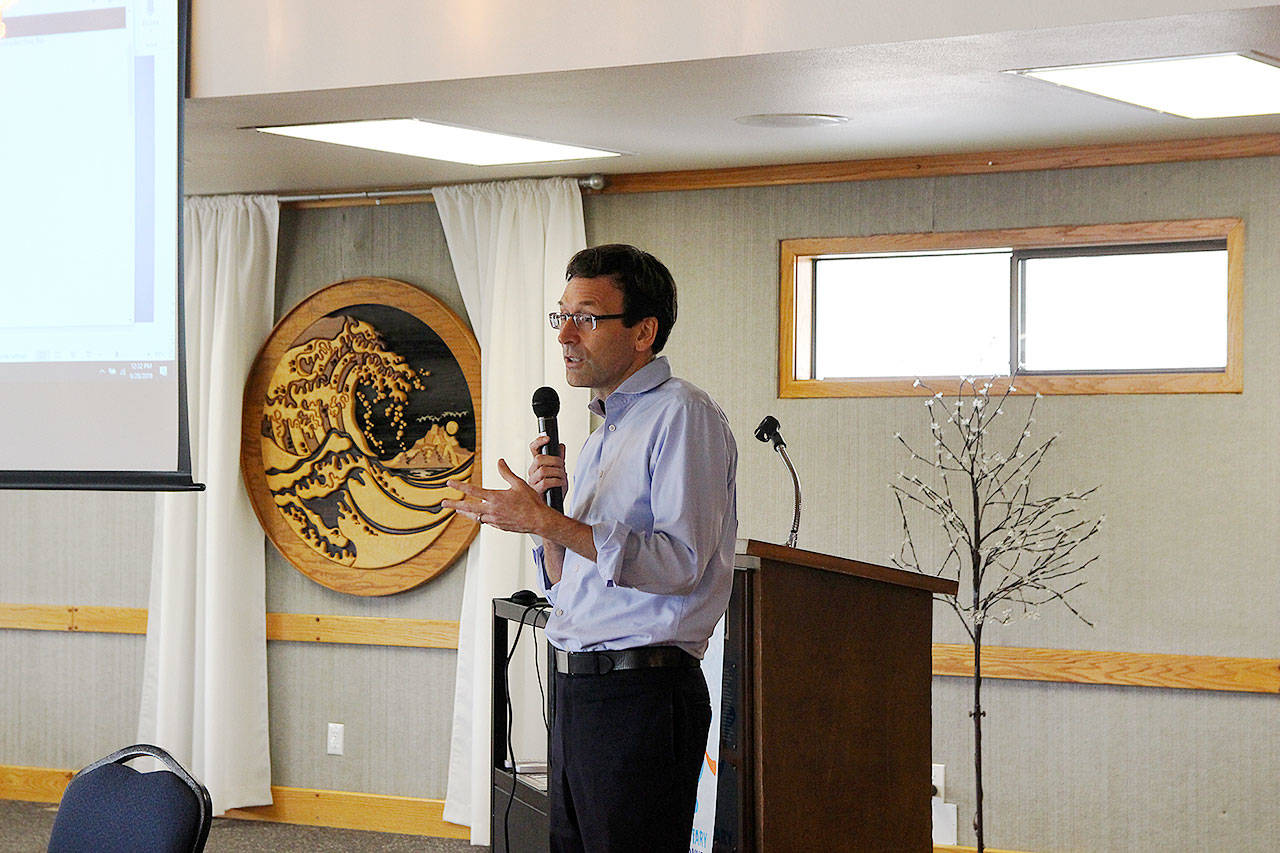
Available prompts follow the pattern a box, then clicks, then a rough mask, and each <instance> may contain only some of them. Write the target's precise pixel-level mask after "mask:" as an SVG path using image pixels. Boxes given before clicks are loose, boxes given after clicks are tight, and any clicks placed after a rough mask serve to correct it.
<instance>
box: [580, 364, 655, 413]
mask: <svg viewBox="0 0 1280 853" xmlns="http://www.w3.org/2000/svg"><path fill="white" fill-rule="evenodd" d="M670 378H671V362H669V361H667V357H666V356H665V355H659V356H655V357H654V359H653V360H652V361H650V362H649V363H648V364H646V365H645V366H644V367H642V368H640V369H639V370H637V371H636V372H635V373H633V374H631V375H630V376H628V377H627V378H626V379H624V380H622V384H621V385H619V386H618V387H617V388H615V389H614V391H613V393H612V394H610V395H609V397H608V399H607V400H604V401H601V400H600V398H599V397H596V398H595V399H593V400H592V401H591V402H590V403H589V404H588V405H587V408H588V409H589V410H590V411H591V412H592V414H595V415H598V416H599V417H604V413H605V409H606V408H609V409H612V408H613V406H612V405H609V401H610V400H613V398H614V397H616V396H617V395H619V394H623V395H635V394H643V393H645V392H646V391H652V390H653V389H654V388H657V387H658V386H659V385H661V384H662V383H663V382H666V381H667V380H668V379H670Z"/></svg>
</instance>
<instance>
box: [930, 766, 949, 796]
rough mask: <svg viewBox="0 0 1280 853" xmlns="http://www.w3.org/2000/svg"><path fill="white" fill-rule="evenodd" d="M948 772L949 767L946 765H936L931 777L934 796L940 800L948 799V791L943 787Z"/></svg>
mask: <svg viewBox="0 0 1280 853" xmlns="http://www.w3.org/2000/svg"><path fill="white" fill-rule="evenodd" d="M946 770H947V766H946V765H945V764H935V765H933V775H932V776H931V777H930V778H931V779H932V781H933V795H934V796H935V797H937V798H938V799H940V800H945V799H946V798H947V796H946V790H945V788H944V787H943V782H944V781H945V780H946Z"/></svg>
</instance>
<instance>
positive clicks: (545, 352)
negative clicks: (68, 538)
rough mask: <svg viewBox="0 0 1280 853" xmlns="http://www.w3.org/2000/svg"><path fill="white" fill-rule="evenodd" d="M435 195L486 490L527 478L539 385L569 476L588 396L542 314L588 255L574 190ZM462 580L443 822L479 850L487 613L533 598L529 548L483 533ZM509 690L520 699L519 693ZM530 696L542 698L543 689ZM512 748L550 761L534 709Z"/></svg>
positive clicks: (561, 181)
mask: <svg viewBox="0 0 1280 853" xmlns="http://www.w3.org/2000/svg"><path fill="white" fill-rule="evenodd" d="M431 192H432V195H433V196H434V197H435V200H436V207H437V208H438V210H439V212H440V221H441V223H442V224H443V226H444V232H445V238H446V240H447V241H448V245H449V255H450V258H451V260H452V262H453V268H454V272H455V274H456V275H457V279H458V286H459V288H460V290H461V291H462V299H463V302H464V304H465V305H466V309H467V314H468V315H469V317H470V319H471V325H472V329H473V330H474V331H475V332H476V338H477V339H478V340H479V342H480V354H481V368H480V373H481V386H482V391H481V409H482V412H481V415H482V421H481V441H482V443H483V447H482V450H481V455H482V460H483V482H484V486H485V487H486V488H506V485H507V484H506V481H505V480H503V479H502V477H501V475H500V474H499V473H498V467H497V466H498V459H499V458H505V459H506V460H507V464H508V465H510V466H511V469H512V470H513V471H516V472H517V473H523V472H524V471H525V470H526V469H527V468H528V465H529V450H528V446H529V442H530V441H532V440H533V436H534V434H535V432H536V425H535V421H534V418H533V414H532V411H531V408H530V402H531V399H532V395H533V391H534V389H536V388H538V387H540V386H542V385H550V386H552V387H553V388H556V390H557V391H558V392H559V394H560V400H561V407H560V416H559V428H560V440H561V442H562V443H563V444H564V445H565V447H566V451H567V454H568V456H569V460H570V464H571V465H572V458H573V455H574V454H575V453H576V452H577V451H578V449H579V448H580V447H581V446H582V442H583V441H584V440H585V439H586V436H587V425H588V422H589V420H588V415H587V411H586V404H587V393H586V391H585V390H583V389H570V388H569V387H568V385H566V384H565V379H564V365H563V362H562V360H561V357H560V346H559V344H558V343H557V342H556V339H555V334H554V333H553V332H552V331H551V329H550V328H549V327H548V325H547V313H548V312H550V311H552V310H554V309H555V307H556V304H557V301H558V300H559V298H560V295H561V293H562V291H563V290H564V268H565V264H566V263H568V260H569V258H570V257H571V256H572V255H573V254H574V253H575V252H577V251H578V250H580V249H582V248H584V247H585V246H586V230H585V226H584V224H583V215H582V195H581V192H580V191H579V189H578V184H577V181H575V180H573V179H572V178H555V179H551V180H545V181H533V180H525V181H507V182H498V183H488V184H472V185H464V186H452V187H439V188H436V189H433V190H432V191H431ZM466 572H467V575H466V581H465V584H464V588H463V602H462V613H461V616H460V620H459V621H460V629H459V638H458V663H457V680H456V683H455V689H454V710H453V735H452V741H451V744H450V753H449V782H448V790H447V793H446V796H445V808H444V818H445V820H447V821H450V822H453V823H459V824H463V825H466V826H470V827H471V843H472V844H488V843H489V795H490V790H489V739H490V732H489V726H490V719H491V718H490V693H489V691H490V679H491V676H492V669H491V660H492V654H493V650H492V648H491V647H492V644H493V643H492V639H493V638H492V618H493V616H492V614H493V610H492V605H491V603H490V602H491V600H492V599H493V598H495V597H498V596H505V595H509V594H510V593H511V592H513V591H515V590H517V589H520V588H535V587H536V584H535V575H534V568H533V561H532V557H531V542H530V540H529V538H528V537H525V536H516V535H513V534H510V533H503V532H501V531H498V530H494V529H493V528H489V527H481V529H480V533H479V535H478V536H477V537H476V540H475V542H474V543H473V544H472V546H471V548H470V550H469V551H468V552H467V563H466ZM526 634H527V632H526ZM512 668H513V672H512V679H513V681H517V682H519V681H527V680H529V679H531V678H532V676H533V674H532V673H531V672H526V671H525V670H524V668H521V669H520V671H519V672H517V671H516V669H517V668H516V665H515V664H514V663H513V664H512ZM512 689H513V692H515V691H517V690H518V689H519V684H516V685H513V688H512ZM526 695H528V694H526ZM532 695H534V696H536V695H537V693H536V687H534V688H533V692H532ZM512 740H513V742H515V743H516V744H518V745H520V746H521V747H522V749H521V754H520V757H521V758H525V757H533V756H535V755H538V754H544V753H545V745H546V733H545V730H544V729H543V727H542V719H541V716H540V715H539V714H538V713H537V711H536V709H534V710H533V712H532V713H526V714H525V715H524V716H523V717H522V718H517V722H516V730H515V733H514V734H513V738H512Z"/></svg>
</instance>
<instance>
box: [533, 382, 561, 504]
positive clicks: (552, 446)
mask: <svg viewBox="0 0 1280 853" xmlns="http://www.w3.org/2000/svg"><path fill="white" fill-rule="evenodd" d="M533 414H534V416H535V417H536V418H537V419H538V432H540V433H542V434H544V435H546V437H547V438H548V439H549V440H548V441H547V443H546V444H545V445H544V446H543V448H542V452H543V453H544V454H546V455H547V456H559V455H560V428H559V427H558V426H557V425H556V415H558V414H560V395H559V394H557V393H556V389H554V388H551V387H549V386H547V385H543V386H542V387H541V388H539V389H538V390H537V391H534V392H533ZM543 498H544V499H545V500H546V502H547V506H549V507H551V508H552V509H554V510H555V511H556V512H564V489H562V488H561V487H559V486H553V487H551V488H550V489H547V491H546V494H544V495H543Z"/></svg>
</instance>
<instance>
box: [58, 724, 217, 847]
mask: <svg viewBox="0 0 1280 853" xmlns="http://www.w3.org/2000/svg"><path fill="white" fill-rule="evenodd" d="M146 756H149V757H151V758H156V759H159V760H160V761H161V762H162V763H163V764H164V765H165V767H166V769H164V770H156V771H154V772H151V773H139V772H138V771H137V770H134V769H133V768H132V767H128V766H126V765H125V764H124V762H126V761H129V760H131V759H134V758H142V757H146ZM212 820H213V803H212V801H211V800H210V798H209V791H208V789H206V788H205V786H204V785H202V784H200V782H199V781H197V780H196V779H195V777H193V776H192V775H191V774H190V773H188V772H187V771H186V770H185V769H183V767H182V765H180V764H179V763H178V762H177V761H175V760H174V759H173V757H172V756H171V755H169V753H167V752H165V751H164V750H163V749H161V748H160V747H158V746H152V745H150V744H136V745H134V746H127V747H125V748H124V749H120V750H117V751H116V752H113V753H111V754H110V755H108V756H107V757H106V758H102V759H99V760H98V761H95V762H94V763H92V764H90V765H89V766H88V767H86V768H84V769H83V770H81V771H80V772H79V773H77V774H76V775H75V776H74V777H73V778H72V779H71V782H70V784H68V785H67V789H66V791H64V792H63V795H62V802H61V803H59V805H58V814H57V816H56V817H55V818H54V822H53V834H52V836H51V837H50V838H49V850H48V853H89V851H93V852H94V853H199V851H202V850H204V846H205V842H206V841H207V840H208V837H209V825H210V823H211V822H212Z"/></svg>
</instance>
